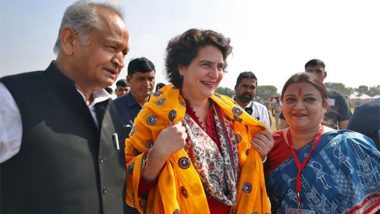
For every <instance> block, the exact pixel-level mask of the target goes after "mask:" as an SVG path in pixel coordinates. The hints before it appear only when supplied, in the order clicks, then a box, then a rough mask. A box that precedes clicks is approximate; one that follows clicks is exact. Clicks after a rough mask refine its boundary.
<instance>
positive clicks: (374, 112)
mask: <svg viewBox="0 0 380 214" xmlns="http://www.w3.org/2000/svg"><path fill="white" fill-rule="evenodd" d="M347 129H351V130H353V131H357V132H360V133H362V134H364V135H367V136H368V137H370V138H371V139H372V140H373V141H374V142H375V144H376V147H377V149H379V150H380V98H378V99H375V100H372V101H370V102H368V103H365V104H362V105H360V106H357V107H356V108H355V111H354V114H352V116H351V118H350V121H349V123H348V126H347Z"/></svg>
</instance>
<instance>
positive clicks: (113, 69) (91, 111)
mask: <svg viewBox="0 0 380 214" xmlns="http://www.w3.org/2000/svg"><path fill="white" fill-rule="evenodd" d="M119 11H120V10H119V9H118V8H116V7H114V6H111V5H108V4H103V3H91V2H88V1H79V2H76V3H74V4H73V5H71V6H69V7H68V8H67V9H66V11H65V14H64V16H63V19H62V23H61V27H60V30H59V35H58V39H57V42H56V44H55V47H54V50H55V52H56V53H57V58H56V60H55V61H53V62H51V64H50V65H49V67H48V68H47V69H46V70H45V71H36V72H29V73H23V74H19V75H13V76H7V77H4V78H1V79H0V100H2V105H0V113H1V116H0V162H1V187H0V191H1V195H2V197H1V202H0V204H1V213H5V214H13V213H15V214H16V213H39V214H45V213H46V214H51V213H55V214H59V213H81V214H83V213H84V214H87V213H88V214H100V213H102V214H106V213H109V214H120V213H124V206H125V203H124V197H125V194H124V192H125V170H124V169H125V166H124V165H123V161H122V158H123V151H121V150H120V148H119V145H118V144H117V142H112V134H113V133H114V132H115V129H114V123H113V121H114V120H115V113H114V112H113V111H112V109H110V108H109V101H110V95H109V94H108V93H107V92H106V91H105V90H104V89H103V88H105V87H107V86H110V85H111V84H113V82H114V81H115V80H116V79H117V77H118V75H119V73H120V71H121V69H122V68H123V67H124V57H125V55H126V54H127V52H128V31H127V28H126V26H125V25H124V21H123V19H122V16H121V13H120V12H119Z"/></svg>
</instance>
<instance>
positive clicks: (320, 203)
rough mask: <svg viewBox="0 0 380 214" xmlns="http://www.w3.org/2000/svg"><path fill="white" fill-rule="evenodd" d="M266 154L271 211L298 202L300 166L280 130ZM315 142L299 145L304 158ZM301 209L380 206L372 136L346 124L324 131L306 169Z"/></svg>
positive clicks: (379, 164)
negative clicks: (355, 130)
mask: <svg viewBox="0 0 380 214" xmlns="http://www.w3.org/2000/svg"><path fill="white" fill-rule="evenodd" d="M274 138H275V145H274V147H273V149H272V150H271V152H270V153H269V154H268V159H267V162H266V163H265V167H266V185H267V190H268V195H269V197H270V200H271V204H272V212H273V213H285V211H286V210H287V209H288V208H297V207H298V203H297V193H296V174H297V168H296V165H295V162H294V159H293V157H292V155H291V150H290V148H289V146H288V145H287V144H286V142H285V139H284V136H283V134H282V131H279V132H277V133H275V137H274ZM310 149H311V143H309V144H307V145H306V146H304V147H302V148H300V149H299V150H297V156H298V158H299V160H300V161H302V160H303V159H304V158H305V157H306V156H307V155H308V154H309V151H310ZM301 181H302V191H301V193H300V197H301V200H302V202H301V209H305V210H313V211H314V212H315V213H334V214H335V213H376V211H378V212H380V151H379V150H377V149H376V147H375V145H374V143H373V141H372V140H371V139H370V138H368V137H366V136H364V135H362V134H359V133H356V132H352V131H348V130H340V131H331V132H328V133H325V134H323V136H322V138H321V140H320V142H319V144H318V145H317V146H316V147H315V150H314V151H313V152H312V154H311V158H310V160H309V162H308V164H307V165H306V167H305V168H304V170H303V171H302V175H301Z"/></svg>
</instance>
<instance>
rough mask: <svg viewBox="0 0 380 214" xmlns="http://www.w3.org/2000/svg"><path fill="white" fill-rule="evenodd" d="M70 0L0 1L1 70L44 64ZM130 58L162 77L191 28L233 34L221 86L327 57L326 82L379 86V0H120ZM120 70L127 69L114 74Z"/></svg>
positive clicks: (266, 79)
mask: <svg viewBox="0 0 380 214" xmlns="http://www.w3.org/2000/svg"><path fill="white" fill-rule="evenodd" d="M72 2H74V1H73V0H59V1H53V0H0V35H1V36H0V50H1V51H0V76H4V75H7V74H15V73H20V72H25V71H31V70H40V69H45V68H46V67H47V66H48V64H49V62H50V61H51V60H53V59H55V55H54V53H53V51H52V49H53V45H54V42H55V40H56V38H57V32H58V28H59V25H60V21H61V18H62V15H63V12H64V10H65V8H66V7H67V6H69V5H70V4H71V3H72ZM121 3H122V5H123V10H124V13H125V19H126V23H127V26H128V28H129V31H130V52H129V54H128V55H127V57H126V59H125V60H126V62H127V63H128V61H129V60H130V59H131V58H136V57H141V56H145V57H147V58H149V59H150V60H152V61H153V63H154V64H155V65H156V68H157V80H156V82H166V79H165V75H164V56H165V48H166V45H167V43H168V41H169V39H171V38H173V37H174V36H176V35H178V34H181V33H183V32H184V31H185V30H187V29H189V28H202V29H212V30H215V31H218V32H220V33H223V34H224V35H225V36H227V37H229V38H231V44H232V46H233V54H232V55H231V56H230V57H229V58H228V59H227V62H228V68H227V70H228V73H227V74H226V75H225V78H224V80H223V81H222V82H221V84H220V86H223V87H230V88H233V87H234V84H235V81H236V78H237V76H238V74H239V73H240V72H242V71H247V70H250V71H253V72H254V73H255V74H256V76H257V77H258V83H259V85H275V86H276V87H277V89H278V91H280V90H281V88H282V86H283V84H284V82H285V81H286V80H287V79H288V78H289V77H290V75H292V74H293V73H296V72H301V71H303V69H304V68H303V66H304V64H305V62H306V61H308V60H309V59H311V58H319V59H321V60H323V61H324V62H325V63H326V65H327V66H326V70H327V72H328V76H327V78H326V80H325V81H326V82H339V83H343V84H344V85H345V86H346V87H358V86H359V85H367V86H375V85H380V81H379V79H380V78H379V71H378V70H379V63H380V30H379V28H380V27H379V26H380V13H379V11H380V6H379V5H380V2H378V1H377V0H124V1H121ZM125 76H126V69H125V68H124V69H123V72H122V73H121V75H120V76H119V78H124V77H125Z"/></svg>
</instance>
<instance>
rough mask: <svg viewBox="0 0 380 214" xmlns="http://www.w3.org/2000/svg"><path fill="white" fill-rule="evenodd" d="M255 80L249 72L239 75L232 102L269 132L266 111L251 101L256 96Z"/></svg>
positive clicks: (268, 120)
mask: <svg viewBox="0 0 380 214" xmlns="http://www.w3.org/2000/svg"><path fill="white" fill-rule="evenodd" d="M256 89H257V78H256V76H255V74H254V73H253V72H251V71H245V72H242V73H240V74H239V76H238V78H237V80H236V85H235V97H234V100H235V101H236V102H237V103H238V104H239V105H240V106H241V107H242V108H244V110H245V111H246V112H247V113H248V114H250V115H252V117H254V118H256V119H257V120H259V121H260V122H262V123H263V124H264V125H265V126H266V127H267V128H268V129H269V130H271V126H270V119H269V114H268V109H267V107H265V105H263V104H261V103H259V102H256V101H253V98H254V97H255V96H256Z"/></svg>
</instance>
